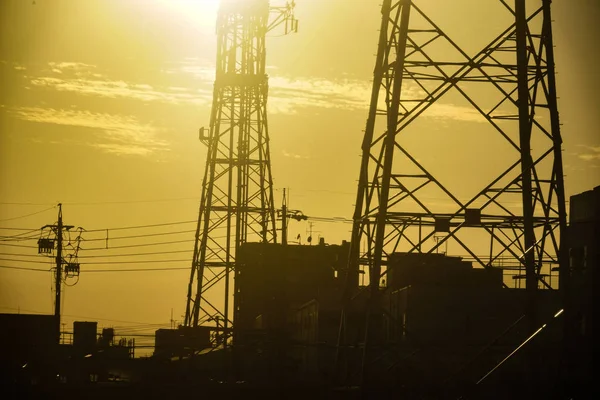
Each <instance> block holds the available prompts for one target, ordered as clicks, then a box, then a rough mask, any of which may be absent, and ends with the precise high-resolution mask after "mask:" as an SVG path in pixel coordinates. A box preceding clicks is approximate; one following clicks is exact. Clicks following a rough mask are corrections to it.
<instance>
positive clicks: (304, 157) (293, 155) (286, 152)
mask: <svg viewBox="0 0 600 400" xmlns="http://www.w3.org/2000/svg"><path fill="white" fill-rule="evenodd" d="M281 154H283V156H284V157H288V158H293V159H296V160H302V159H304V160H308V159H309V158H310V157H308V156H303V155H300V154H296V153H290V152H289V151H287V150H282V151H281Z"/></svg>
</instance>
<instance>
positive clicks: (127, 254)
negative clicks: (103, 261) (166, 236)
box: [0, 249, 192, 259]
mask: <svg viewBox="0 0 600 400" xmlns="http://www.w3.org/2000/svg"><path fill="white" fill-rule="evenodd" d="M191 252H192V249H188V250H170V251H155V252H149V253H126V254H107V255H97V256H96V255H94V256H79V257H78V258H79V259H81V258H104V257H130V256H149V255H155V254H174V253H191ZM0 254H3V253H0Z"/></svg>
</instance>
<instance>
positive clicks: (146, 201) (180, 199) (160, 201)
mask: <svg viewBox="0 0 600 400" xmlns="http://www.w3.org/2000/svg"><path fill="white" fill-rule="evenodd" d="M182 200H197V201H200V199H199V198H198V197H179V198H173V199H152V200H125V201H99V202H81V203H62V204H63V205H67V206H97V205H110V204H139V203H163V202H169V201H182Z"/></svg>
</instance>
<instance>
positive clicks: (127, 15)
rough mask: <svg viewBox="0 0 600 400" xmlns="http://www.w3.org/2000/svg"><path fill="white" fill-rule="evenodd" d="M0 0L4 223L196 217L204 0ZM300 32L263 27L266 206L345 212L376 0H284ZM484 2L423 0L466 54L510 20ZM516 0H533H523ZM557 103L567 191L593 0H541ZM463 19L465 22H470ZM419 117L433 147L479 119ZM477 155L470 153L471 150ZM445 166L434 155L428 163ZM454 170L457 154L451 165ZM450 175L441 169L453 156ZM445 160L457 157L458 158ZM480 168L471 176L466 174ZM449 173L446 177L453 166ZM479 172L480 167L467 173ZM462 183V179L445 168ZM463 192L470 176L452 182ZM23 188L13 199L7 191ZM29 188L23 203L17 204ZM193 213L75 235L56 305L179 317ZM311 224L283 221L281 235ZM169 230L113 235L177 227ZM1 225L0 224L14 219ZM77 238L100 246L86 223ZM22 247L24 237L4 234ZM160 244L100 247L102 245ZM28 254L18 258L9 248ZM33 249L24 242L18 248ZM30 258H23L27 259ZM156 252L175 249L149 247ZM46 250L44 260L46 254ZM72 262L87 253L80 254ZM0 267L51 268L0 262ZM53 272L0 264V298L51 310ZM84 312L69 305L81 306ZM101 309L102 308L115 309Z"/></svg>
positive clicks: (580, 130)
mask: <svg viewBox="0 0 600 400" xmlns="http://www.w3.org/2000/svg"><path fill="white" fill-rule="evenodd" d="M35 3H36V4H35V5H33V4H32V1H29V0H0V227H2V228H31V229H35V228H38V227H40V226H42V225H45V224H50V223H53V222H55V220H56V209H55V208H53V209H50V210H47V211H44V212H41V213H38V214H35V215H31V216H28V217H23V218H17V217H21V216H24V215H27V214H31V213H35V212H38V211H41V210H46V209H48V208H50V207H52V206H53V205H55V204H56V203H58V202H62V203H63V204H64V217H65V222H66V223H68V224H71V225H74V226H76V227H78V226H81V227H84V228H85V229H87V230H90V231H91V230H103V229H107V228H117V227H125V226H137V225H148V224H160V223H168V222H178V221H194V220H195V219H196V218H197V211H198V210H197V208H198V202H199V197H200V190H201V186H200V183H201V179H202V174H203V169H204V162H205V148H204V146H203V145H202V144H201V143H200V142H199V141H198V136H197V131H198V128H199V127H200V126H207V125H208V119H209V113H210V107H211V102H212V83H213V80H214V65H215V54H216V36H215V33H214V31H215V27H214V21H215V17H216V11H217V8H218V2H217V1H216V0H196V1H193V0H188V1H186V0H145V1H143V0H86V1H79V0H36V1H35ZM296 3H297V6H296V17H297V18H298V19H299V20H300V25H299V32H298V33H297V34H293V35H288V36H285V37H281V36H280V35H279V34H278V33H277V32H274V33H273V34H272V35H270V36H271V37H269V39H268V41H267V64H268V73H269V76H270V81H269V82H270V94H269V106H268V110H269V124H270V125H269V130H270V135H271V156H272V168H273V177H274V184H275V188H276V191H275V196H276V204H280V203H281V194H282V189H283V188H284V187H285V188H290V190H291V204H290V206H291V208H293V209H300V210H302V211H303V212H304V213H305V214H306V215H309V216H323V217H338V216H339V217H350V216H351V215H352V212H353V203H354V198H355V191H356V181H357V179H358V172H359V165H360V158H359V155H360V143H361V139H362V136H361V135H362V130H363V129H364V126H365V120H366V116H367V108H368V101H369V96H370V90H371V88H370V85H371V83H370V80H371V77H372V70H373V64H374V54H375V52H376V46H377V39H378V32H377V30H378V27H379V24H380V15H381V14H380V9H379V2H376V1H367V0H297V2H296ZM498 3H499V2H496V1H492V0H486V1H481V0H457V1H453V2H448V1H439V0H420V1H418V3H417V4H419V5H420V6H421V7H422V8H423V9H424V10H425V11H426V12H427V13H429V15H430V16H431V17H432V19H434V20H435V21H436V22H437V23H438V24H439V25H440V26H441V27H442V28H443V29H445V31H446V33H448V34H449V36H450V37H452V38H454V40H456V41H457V42H458V43H459V45H461V46H463V47H464V49H465V50H466V51H467V52H470V53H472V52H474V51H476V50H478V49H479V48H480V47H481V46H483V45H485V44H486V42H487V41H489V40H490V39H491V37H492V36H493V34H494V33H497V32H499V31H500V30H502V29H504V28H505V27H506V26H508V25H507V24H508V22H507V21H508V19H507V18H508V17H509V16H508V15H507V14H506V12H503V9H502V7H501V6H499V4H498ZM528 3H529V2H528ZM533 3H536V1H533ZM553 17H554V20H555V24H554V27H553V29H554V41H555V45H556V50H555V51H556V68H557V73H558V74H557V85H558V95H559V112H560V118H561V122H562V124H563V125H562V134H563V138H564V153H563V154H564V167H565V174H566V178H565V180H566V181H565V182H566V190H567V195H568V196H570V195H573V194H576V193H579V192H582V191H585V190H589V189H591V188H593V187H594V186H597V185H599V184H600V135H599V133H598V132H599V131H598V126H600V117H599V116H598V115H599V114H598V111H597V110H598V100H597V97H598V93H599V92H600V84H599V82H600V80H599V78H598V76H597V70H596V68H595V66H597V65H598V63H599V62H600V56H599V55H598V52H597V51H596V48H597V41H598V38H599V37H600V35H599V33H600V30H599V29H598V24H597V21H599V20H600V7H599V6H598V4H597V2H595V1H593V0H587V1H586V0H571V1H566V0H555V1H554V2H553ZM474 32H476V33H475V34H474ZM419 128H420V129H421V130H422V131H423V132H424V134H427V135H429V136H428V137H430V138H431V139H430V140H433V141H435V143H437V146H432V148H434V149H437V150H432V153H431V155H430V156H431V158H432V159H435V158H436V156H437V153H436V151H440V152H441V151H448V149H451V150H456V151H457V152H459V150H460V149H464V148H465V144H464V143H461V142H460V140H461V139H456V138H450V137H449V136H444V135H440V136H439V137H437V136H436V134H437V133H440V132H462V133H464V135H465V137H464V138H463V139H462V140H467V139H465V138H468V137H471V136H473V137H474V136H476V135H477V134H478V132H480V131H481V129H483V128H482V122H481V120H480V119H479V118H478V116H477V114H476V113H475V112H474V111H473V110H472V109H469V107H467V106H466V105H465V104H463V103H460V102H458V101H454V100H452V101H448V100H447V101H446V102H444V101H443V100H442V101H441V103H440V104H438V105H436V107H435V108H432V110H431V112H429V113H428V115H427V117H426V118H424V119H423V121H422V122H421V123H420V125H419ZM502 151H503V150H502V149H500V150H499V149H498V148H497V147H494V146H491V145H486V146H482V147H481V149H480V153H479V155H478V157H475V158H474V161H471V162H470V163H469V162H464V161H462V163H461V161H459V160H457V162H456V165H455V168H456V171H461V173H463V172H469V171H471V172H472V171H473V169H474V168H475V169H477V170H479V171H481V174H483V173H485V172H488V173H490V172H493V171H495V170H496V169H497V168H496V164H495V161H494V160H495V158H494V157H498V159H501V158H502V157H503V153H502ZM474 163H475V164H474ZM438 169H439V170H440V171H441V172H443V171H444V170H445V169H446V170H447V168H446V166H444V165H439V166H438ZM452 171H454V170H452ZM453 173H454V172H453ZM456 174H458V173H456ZM475 175H476V174H475ZM449 179H450V180H452V179H454V180H456V178H452V177H451V176H450V177H449ZM474 179H475V180H477V176H475V177H474ZM456 181H457V182H458V180H456ZM465 190H466V191H468V187H466V188H465ZM13 203H19V204H13ZM24 203H30V204H24ZM194 228H195V226H194V223H193V222H188V223H186V224H180V225H174V226H166V227H157V228H144V229H137V230H129V231H128V230H124V231H109V247H112V246H118V245H122V246H126V245H139V244H143V243H150V242H151V241H152V240H155V241H162V242H164V241H179V243H174V244H170V245H161V247H160V250H157V248H156V247H152V246H145V247H140V246H138V247H131V248H123V249H112V250H105V251H102V250H95V252H94V251H92V250H88V251H87V252H86V251H85V250H82V251H81V253H80V255H81V256H93V255H109V256H113V257H112V258H111V257H107V258H102V260H104V261H111V262H113V261H114V262H118V261H124V260H127V261H136V260H137V261H139V260H153V261H157V262H156V263H154V264H135V263H131V264H122V265H115V264H102V265H100V264H97V265H92V264H91V263H92V262H93V261H94V260H95V258H91V257H90V258H81V260H80V261H81V262H82V271H84V272H82V275H81V279H80V281H79V283H78V284H77V285H76V286H74V287H69V288H67V289H66V293H65V303H64V314H65V318H64V321H65V322H67V323H69V324H70V321H72V320H73V319H74V318H75V317H72V316H79V317H87V319H100V323H101V325H106V326H108V325H111V324H112V325H116V326H121V325H127V323H123V322H119V321H131V322H144V323H146V322H153V323H166V324H167V325H168V322H169V318H170V313H171V309H173V312H174V318H175V319H176V320H181V315H182V314H183V313H184V310H185V300H186V298H185V296H186V286H187V281H188V277H189V272H188V271H187V268H188V266H189V265H190V261H185V260H191V257H192V249H193V232H191V231H193V230H194ZM307 230H308V224H307V223H306V222H302V223H299V222H292V225H291V226H290V233H289V236H290V237H296V235H297V234H300V235H301V236H302V237H303V238H306V236H307ZM313 230H314V231H315V233H314V235H313V236H314V237H315V238H316V237H317V236H323V237H325V238H326V240H327V242H329V243H339V242H340V241H341V240H343V239H349V230H350V225H348V224H344V223H325V222H315V224H314V226H313ZM177 231H183V233H174V234H170V235H166V236H157V237H155V238H154V239H152V237H142V238H131V239H118V240H111V239H110V238H112V237H118V236H127V235H141V234H153V233H164V232H177ZM16 232H23V231H12V230H6V229H5V230H0V235H2V236H6V235H13V234H15V233H16ZM85 237H86V238H87V239H88V240H89V241H88V242H84V243H83V244H82V247H83V248H84V249H86V248H87V249H90V248H93V247H98V246H99V247H102V246H105V244H106V243H105V237H106V233H105V232H104V233H103V232H102V231H97V232H90V233H88V234H86V236H85ZM3 243H4V242H0V253H3V254H15V256H1V257H0V258H5V259H15V258H19V259H27V260H37V261H44V260H45V259H44V258H43V257H42V256H37V252H36V249H35V248H28V247H14V246H13V247H11V246H6V245H3ZM18 243H21V244H25V245H31V246H33V245H35V241H29V242H18ZM152 251H160V252H162V251H171V252H174V253H169V254H158V255H145V256H127V257H123V258H117V257H114V255H116V254H124V253H125V252H127V253H133V254H136V253H145V252H152ZM18 255H25V256H18ZM27 255H30V256H31V257H26V256H27ZM34 256H35V257H34ZM161 260H181V261H172V262H160V261H161ZM46 261H47V260H46ZM86 262H88V266H87V267H86V264H85V263H86ZM0 265H8V266H27V267H36V268H41V267H43V268H45V267H49V264H48V265H45V264H39V263H37V264H36V263H21V262H16V261H2V262H0ZM146 266H149V267H153V268H159V267H181V268H182V270H173V271H155V272H148V273H139V272H131V273H128V272H121V273H94V274H92V273H85V268H88V270H91V269H102V268H116V267H122V268H142V267H146ZM50 285H51V278H50V274H49V273H45V272H44V273H39V272H32V271H21V270H9V269H0V312H13V311H16V309H18V308H20V309H21V310H22V311H23V312H25V311H27V310H30V311H36V312H51V311H52V299H53V297H52V295H51V292H50V289H51V286H50ZM79 319H81V318H79ZM111 319H112V320H111Z"/></svg>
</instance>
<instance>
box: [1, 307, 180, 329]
mask: <svg viewBox="0 0 600 400" xmlns="http://www.w3.org/2000/svg"><path fill="white" fill-rule="evenodd" d="M0 308H2V309H4V310H20V311H26V312H30V313H34V314H48V313H47V312H43V311H35V310H27V309H23V308H16V307H2V306H0ZM63 316H65V317H71V318H87V319H95V320H99V321H112V322H122V323H125V324H137V325H147V326H150V325H155V326H159V325H160V326H162V325H169V323H168V322H164V323H151V322H136V321H122V320H118V319H109V318H98V317H89V316H87V317H86V316H82V315H72V314H63ZM115 327H116V326H115Z"/></svg>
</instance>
